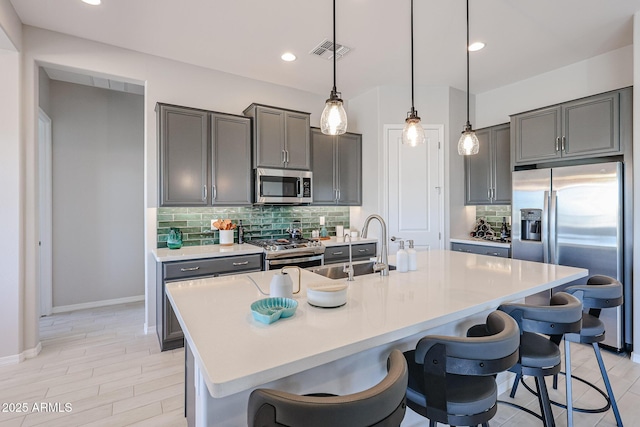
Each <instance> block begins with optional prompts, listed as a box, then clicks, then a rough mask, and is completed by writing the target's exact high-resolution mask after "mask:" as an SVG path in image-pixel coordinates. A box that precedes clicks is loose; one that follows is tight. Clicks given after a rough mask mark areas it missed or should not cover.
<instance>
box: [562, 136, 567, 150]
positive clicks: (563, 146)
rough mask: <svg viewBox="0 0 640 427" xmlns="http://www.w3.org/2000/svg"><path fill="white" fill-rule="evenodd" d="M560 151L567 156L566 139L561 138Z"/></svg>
mask: <svg viewBox="0 0 640 427" xmlns="http://www.w3.org/2000/svg"><path fill="white" fill-rule="evenodd" d="M562 151H563V152H564V153H565V154H567V137H566V136H563V137H562Z"/></svg>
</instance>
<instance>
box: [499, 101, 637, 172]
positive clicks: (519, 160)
mask: <svg viewBox="0 0 640 427" xmlns="http://www.w3.org/2000/svg"><path fill="white" fill-rule="evenodd" d="M622 90H628V89H622ZM620 93H621V91H613V92H607V93H603V94H599V95H594V96H590V97H587V98H582V99H578V100H575V101H571V102H566V103H563V104H560V105H554V106H550V107H547V108H542V109H538V110H534V111H530V112H526V113H522V114H516V115H514V116H512V117H511V125H512V131H513V133H512V145H513V147H514V148H515V160H514V164H515V165H525V164H532V163H541V162H548V161H556V160H560V159H580V158H589V157H601V156H611V155H618V154H622V150H621V145H620Z"/></svg>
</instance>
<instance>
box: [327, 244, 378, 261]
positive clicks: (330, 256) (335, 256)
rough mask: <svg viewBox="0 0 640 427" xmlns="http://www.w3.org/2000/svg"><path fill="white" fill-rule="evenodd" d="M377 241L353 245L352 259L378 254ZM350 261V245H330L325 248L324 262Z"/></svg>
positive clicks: (366, 257)
mask: <svg viewBox="0 0 640 427" xmlns="http://www.w3.org/2000/svg"><path fill="white" fill-rule="evenodd" d="M376 250H377V243H363V244H359V245H351V259H352V260H353V261H363V260H368V259H369V258H371V257H374V256H376ZM348 261H349V245H348V244H347V245H338V246H329V247H327V248H326V249H325V250H324V263H325V265H326V264H339V263H342V262H348Z"/></svg>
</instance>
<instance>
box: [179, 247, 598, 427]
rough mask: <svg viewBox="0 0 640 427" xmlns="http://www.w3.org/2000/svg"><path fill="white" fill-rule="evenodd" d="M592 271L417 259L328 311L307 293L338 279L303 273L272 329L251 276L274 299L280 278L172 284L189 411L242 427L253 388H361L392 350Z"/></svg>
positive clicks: (438, 255) (354, 290) (441, 255)
mask: <svg viewBox="0 0 640 427" xmlns="http://www.w3.org/2000/svg"><path fill="white" fill-rule="evenodd" d="M587 273H588V272H587V270H584V269H578V268H572V267H565V266H557V265H549V264H541V263H534V262H527V261H521V260H512V259H504V258H495V257H489V256H483V255H475V254H466V253H458V252H453V251H447V250H432V251H427V252H419V253H418V270H417V271H413V272H408V273H399V272H397V271H391V272H390V274H389V276H387V277H382V276H380V275H378V274H370V275H365V276H358V277H356V278H355V281H353V282H350V285H349V290H348V296H347V304H346V305H344V306H342V307H339V308H334V309H324V308H317V307H312V306H310V305H308V304H307V303H306V294H305V288H306V286H308V285H310V284H315V283H318V282H334V281H331V280H330V279H326V278H324V277H322V276H318V275H316V274H314V273H311V272H309V271H306V270H303V271H302V275H301V279H302V291H301V292H300V294H298V295H296V296H295V298H296V299H297V300H298V303H299V306H298V309H297V311H296V313H295V315H294V316H293V317H290V318H286V319H281V320H278V321H277V322H275V323H272V324H270V325H266V324H262V323H259V322H257V321H255V320H254V319H253V317H252V315H251V311H250V308H249V307H250V305H251V303H252V302H254V301H256V300H258V299H260V298H263V297H264V296H263V295H261V294H260V292H259V291H258V290H257V289H256V286H255V285H254V284H253V283H252V282H251V281H250V280H249V279H248V278H247V276H251V277H252V278H253V279H254V280H255V281H256V282H257V283H258V285H259V286H260V287H261V288H262V289H263V290H264V291H268V289H269V283H270V280H271V277H272V276H273V274H275V272H274V271H266V272H256V273H250V274H246V275H237V276H230V277H219V278H210V279H200V280H191V281H183V282H176V283H171V284H169V285H168V286H167V294H168V296H169V299H170V301H171V304H172V305H173V307H174V310H175V312H176V315H177V317H178V320H179V322H180V325H181V327H182V329H183V331H184V333H185V339H186V344H187V346H188V349H187V351H188V354H191V355H192V356H193V361H194V365H195V366H194V369H193V370H191V369H189V370H188V371H187V374H188V375H190V378H188V380H189V381H188V382H190V381H191V379H193V383H194V387H195V390H194V391H195V396H194V397H193V398H191V397H190V393H189V392H188V393H187V400H188V401H189V400H191V403H189V402H188V405H187V406H188V408H187V409H188V410H189V409H190V408H191V409H195V421H194V424H195V425H197V426H204V425H215V426H241V425H246V407H247V399H248V396H249V394H250V392H251V390H253V389H254V388H256V387H272V388H277V389H282V390H286V391H289V392H293V393H300V394H304V393H314V392H328V393H335V394H347V393H351V392H354V391H359V390H362V389H364V388H367V387H370V386H372V385H373V384H375V383H377V382H378V381H379V380H380V379H381V378H382V377H383V376H384V375H385V372H386V365H385V361H386V357H387V355H388V353H389V351H390V350H391V349H393V348H398V349H400V350H403V351H404V350H407V349H410V348H414V347H415V344H416V343H417V341H418V339H419V338H420V337H422V336H423V335H426V334H427V333H443V334H449V335H454V334H455V335H463V334H464V331H465V330H466V328H467V327H468V326H471V325H472V324H474V323H477V322H480V321H483V320H484V317H485V316H486V314H487V313H488V312H489V311H491V310H494V309H495V308H496V307H497V306H498V305H500V304H501V303H502V302H506V301H514V300H518V299H520V298H523V297H525V296H528V295H531V294H534V293H537V292H540V291H542V290H545V289H549V288H552V287H556V286H558V285H561V284H565V283H568V282H571V281H573V280H576V279H579V278H581V277H585V276H586V275H587ZM292 276H294V277H293V278H294V281H295V279H296V278H295V273H293V274H292ZM188 386H189V385H188V384H187V387H188ZM194 401H195V408H193V406H192V405H193V402H194ZM407 412H410V411H407ZM408 415H409V414H408ZM405 421H407V422H406V423H403V425H413V424H410V423H411V421H410V420H407V419H405Z"/></svg>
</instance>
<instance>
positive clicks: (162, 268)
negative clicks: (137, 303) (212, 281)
mask: <svg viewBox="0 0 640 427" xmlns="http://www.w3.org/2000/svg"><path fill="white" fill-rule="evenodd" d="M260 270H262V254H251V255H237V256H230V257H218V258H204V259H196V260H189V261H170V262H159V263H158V264H157V278H158V279H157V289H156V330H157V333H158V340H159V341H160V349H161V350H162V351H165V350H171V349H174V348H178V347H182V346H183V344H184V342H183V340H184V334H183V333H182V328H180V324H179V323H178V318H177V317H176V315H175V313H174V312H173V308H172V307H171V303H170V302H169V299H168V298H167V294H166V284H167V283H171V282H175V281H179V280H188V279H199V278H203V277H216V276H226V275H231V274H240V273H249V272H252V271H260Z"/></svg>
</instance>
